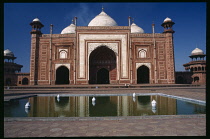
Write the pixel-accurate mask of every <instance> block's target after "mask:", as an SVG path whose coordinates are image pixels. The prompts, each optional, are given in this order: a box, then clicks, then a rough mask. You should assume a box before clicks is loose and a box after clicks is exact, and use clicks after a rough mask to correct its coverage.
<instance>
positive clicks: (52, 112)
mask: <svg viewBox="0 0 210 139" xmlns="http://www.w3.org/2000/svg"><path fill="white" fill-rule="evenodd" d="M153 99H154V100H156V101H157V106H156V108H155V109H154V108H152V106H151V101H152V100H153ZM29 101H30V103H31V105H32V107H31V109H30V112H29V113H28V114H29V115H28V116H30V117H94V116H140V115H175V114H176V113H177V112H176V111H177V110H176V106H177V105H176V100H175V99H172V98H167V97H161V96H136V97H135V99H134V98H133V97H132V96H106V97H96V104H95V105H93V104H92V97H88V96H80V97H60V99H59V101H58V100H57V99H56V97H52V96H47V97H34V98H30V100H29Z"/></svg>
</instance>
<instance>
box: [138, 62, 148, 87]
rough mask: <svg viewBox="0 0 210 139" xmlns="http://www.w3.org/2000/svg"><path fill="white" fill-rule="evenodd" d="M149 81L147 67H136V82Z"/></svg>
mask: <svg viewBox="0 0 210 139" xmlns="http://www.w3.org/2000/svg"><path fill="white" fill-rule="evenodd" d="M142 83H149V68H148V67H147V66H144V65H143V66H141V67H139V68H138V69H137V84H142Z"/></svg>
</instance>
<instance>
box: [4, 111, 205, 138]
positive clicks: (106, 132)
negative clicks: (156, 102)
mask: <svg viewBox="0 0 210 139" xmlns="http://www.w3.org/2000/svg"><path fill="white" fill-rule="evenodd" d="M46 119H47V118H46ZM68 119H69V120H68ZM84 119H86V120H81V119H76V120H73V118H66V119H65V120H62V119H61V118H60V119H59V118H54V121H53V122H52V121H47V120H46V121H45V120H44V118H41V119H39V118H37V120H36V119H33V120H32V121H24V120H22V121H21V120H20V119H19V120H18V119H16V121H15V120H14V119H13V120H14V121H13V120H12V119H10V120H5V122H4V137H81V136H88V137H92V136H97V137H103V136H205V135H206V115H205V114H203V115H184V116H182V115H176V116H165V117H164V116H144V117H139V118H138V117H134V118H132V117H130V118H129V117H126V118H121V119H117V118H116V117H115V118H111V117H110V118H106V120H104V119H103V118H101V119H100V118H98V119H97V120H94V118H84Z"/></svg>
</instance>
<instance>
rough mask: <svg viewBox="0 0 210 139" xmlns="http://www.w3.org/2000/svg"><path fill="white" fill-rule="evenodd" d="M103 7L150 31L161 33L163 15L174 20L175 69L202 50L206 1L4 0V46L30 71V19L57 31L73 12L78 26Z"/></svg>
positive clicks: (45, 31)
mask: <svg viewBox="0 0 210 139" xmlns="http://www.w3.org/2000/svg"><path fill="white" fill-rule="evenodd" d="M102 6H103V7H104V11H105V12H106V13H107V14H108V15H109V16H111V17H112V18H113V19H114V20H115V21H116V22H117V24H118V26H128V16H131V17H132V18H134V22H135V23H136V24H137V25H138V26H140V27H141V28H143V29H144V32H145V33H152V26H151V25H152V23H153V22H154V23H155V32H156V33H162V32H163V27H162V26H161V24H162V22H163V20H164V19H165V18H166V17H169V18H171V19H172V21H173V22H175V25H174V26H173V29H174V31H175V33H174V54H175V70H176V71H184V67H183V66H182V65H183V64H185V63H188V62H189V61H190V60H191V59H190V58H189V57H188V56H189V55H190V54H191V51H192V50H194V49H195V48H196V47H198V48H200V49H202V50H203V51H204V53H206V3H205V2H195V3H193V2H181V3H178V2H177V3H174V2H168V3H163V2H161V3H151V2H150V3H145V2H138V3H4V49H10V50H11V51H12V52H13V53H14V55H15V56H16V57H17V59H16V60H15V63H17V64H21V65H23V68H22V70H21V71H22V72H29V71H30V47H31V45H30V44H31V35H30V31H31V26H30V25H29V24H30V22H32V20H33V19H34V18H36V17H38V18H39V19H40V20H41V22H42V24H44V27H43V28H42V33H43V34H49V33H50V24H53V25H54V28H53V33H54V34H60V33H61V31H62V30H63V29H64V28H65V27H67V26H68V25H70V24H71V22H72V18H73V17H74V16H77V18H78V20H77V25H78V26H87V25H88V23H89V22H90V21H91V20H92V19H93V18H94V17H95V16H96V15H98V14H99V13H100V12H101V9H102Z"/></svg>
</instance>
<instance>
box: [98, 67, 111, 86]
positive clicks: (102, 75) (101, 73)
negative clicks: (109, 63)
mask: <svg viewBox="0 0 210 139" xmlns="http://www.w3.org/2000/svg"><path fill="white" fill-rule="evenodd" d="M96 83H97V84H109V71H108V70H107V69H105V68H102V69H100V70H98V72H97V80H96Z"/></svg>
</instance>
